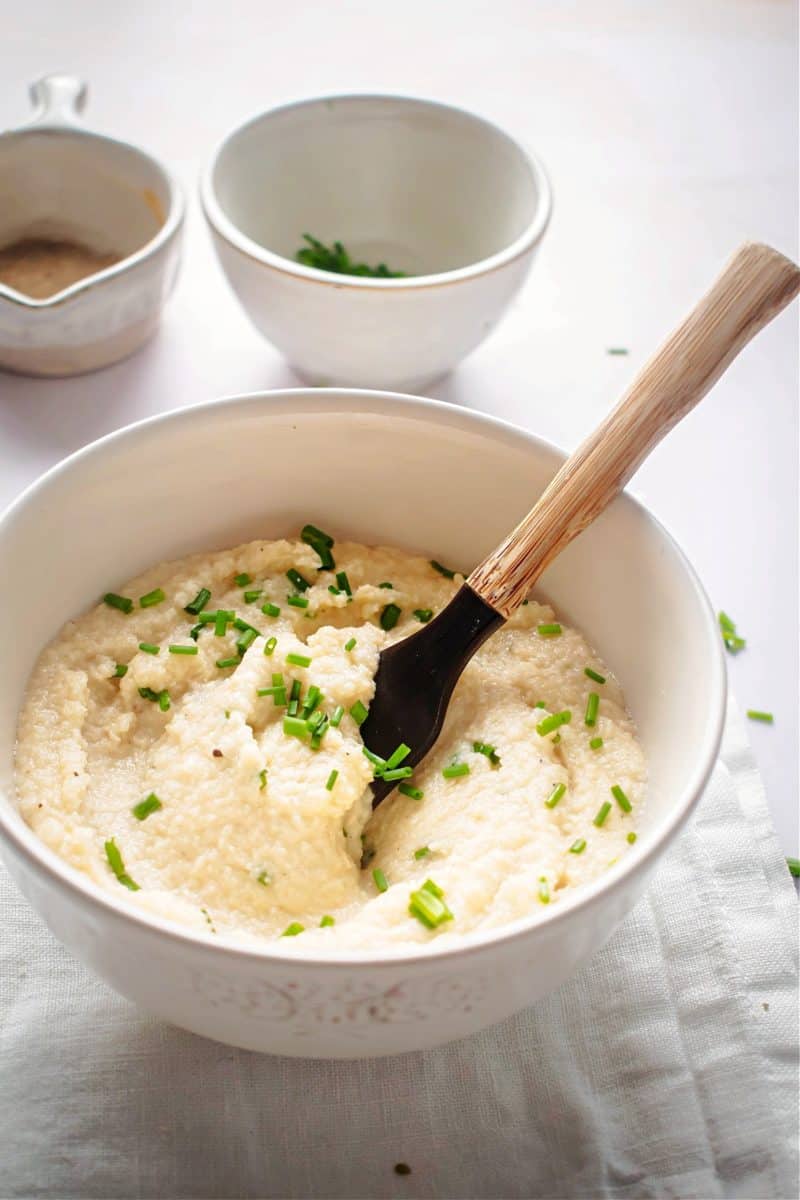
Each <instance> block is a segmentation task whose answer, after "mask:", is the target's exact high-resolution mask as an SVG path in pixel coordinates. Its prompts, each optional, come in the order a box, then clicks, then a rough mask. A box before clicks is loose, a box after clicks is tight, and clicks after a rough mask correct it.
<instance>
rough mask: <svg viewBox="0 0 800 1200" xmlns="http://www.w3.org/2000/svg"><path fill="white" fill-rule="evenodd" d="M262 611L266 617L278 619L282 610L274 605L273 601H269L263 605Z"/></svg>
mask: <svg viewBox="0 0 800 1200" xmlns="http://www.w3.org/2000/svg"><path fill="white" fill-rule="evenodd" d="M261 611H262V613H263V614H264V616H265V617H277V616H278V615H279V614H280V611H281V610H280V608H279V606H278V605H277V604H273V603H272V601H271V600H268V601H267V603H266V604H262V605H261Z"/></svg>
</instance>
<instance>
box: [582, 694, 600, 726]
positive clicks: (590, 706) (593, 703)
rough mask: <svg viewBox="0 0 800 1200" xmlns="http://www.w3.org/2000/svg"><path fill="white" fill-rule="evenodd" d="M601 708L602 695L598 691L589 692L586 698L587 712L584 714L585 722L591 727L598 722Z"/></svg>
mask: <svg viewBox="0 0 800 1200" xmlns="http://www.w3.org/2000/svg"><path fill="white" fill-rule="evenodd" d="M599 708H600V697H599V696H598V694H597V692H589V695H588V697H587V699H586V713H585V714H584V718H583V723H584V725H588V726H589V728H590V729H591V728H592V727H593V726H594V725H596V724H597V713H598V710H599Z"/></svg>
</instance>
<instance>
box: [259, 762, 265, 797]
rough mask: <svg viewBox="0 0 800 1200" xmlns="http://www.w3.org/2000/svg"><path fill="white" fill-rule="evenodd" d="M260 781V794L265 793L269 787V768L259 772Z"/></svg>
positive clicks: (263, 768)
mask: <svg viewBox="0 0 800 1200" xmlns="http://www.w3.org/2000/svg"><path fill="white" fill-rule="evenodd" d="M258 779H259V784H258V790H259V791H260V792H263V791H264V788H265V787H266V786H267V768H266V767H262V768H261V770H260V771H259V772H258Z"/></svg>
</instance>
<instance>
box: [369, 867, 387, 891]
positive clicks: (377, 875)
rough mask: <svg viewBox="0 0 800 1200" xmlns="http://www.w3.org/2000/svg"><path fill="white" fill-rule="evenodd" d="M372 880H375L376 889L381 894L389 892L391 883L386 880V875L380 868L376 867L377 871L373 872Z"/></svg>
mask: <svg viewBox="0 0 800 1200" xmlns="http://www.w3.org/2000/svg"><path fill="white" fill-rule="evenodd" d="M372 878H373V879H374V881H375V887H376V888H377V889H378V891H379V892H388V890H389V881H388V879H387V878H386V876H385V875H384V873H383V871H382V870H381V869H380V867H376V868H375V870H374V871H373V872H372Z"/></svg>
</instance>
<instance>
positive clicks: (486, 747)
mask: <svg viewBox="0 0 800 1200" xmlns="http://www.w3.org/2000/svg"><path fill="white" fill-rule="evenodd" d="M472 749H473V750H474V751H475V753H476V754H484V755H485V756H486V758H488V760H489V762H490V763H491V764H492V766H493V767H499V766H500V755H499V754H498V753H497V748H496V747H495V746H492V745H491V744H490V743H489V742H473V743H472Z"/></svg>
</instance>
